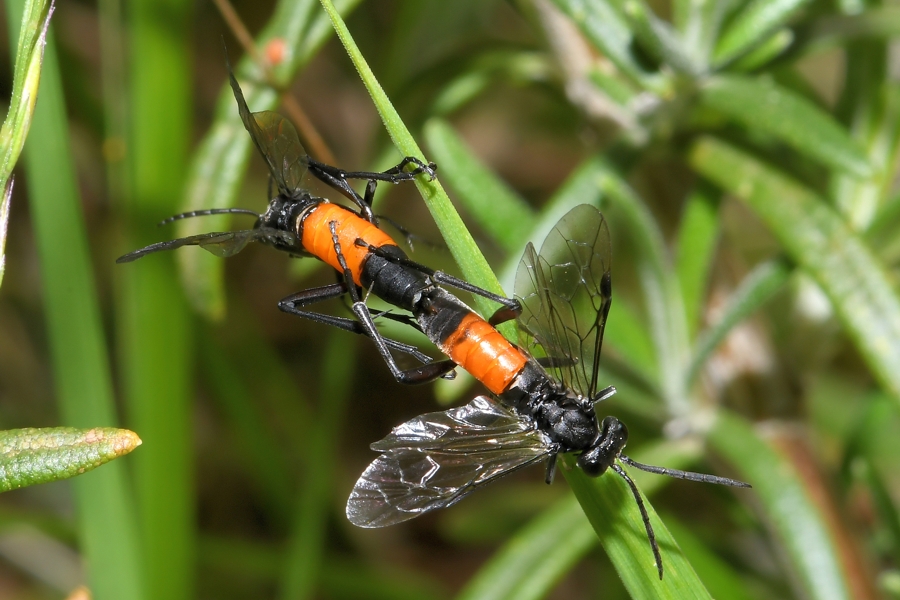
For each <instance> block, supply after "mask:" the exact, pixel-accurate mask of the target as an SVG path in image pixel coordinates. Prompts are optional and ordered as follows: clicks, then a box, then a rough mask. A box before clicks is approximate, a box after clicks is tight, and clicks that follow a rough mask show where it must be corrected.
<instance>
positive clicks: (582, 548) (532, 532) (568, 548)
mask: <svg viewBox="0 0 900 600" xmlns="http://www.w3.org/2000/svg"><path fill="white" fill-rule="evenodd" d="M596 544H597V535H596V534H595V533H594V530H593V529H591V527H590V524H589V523H588V521H587V519H586V518H585V516H584V512H582V510H581V506H580V505H579V504H578V502H577V501H576V500H575V498H574V497H569V498H566V499H565V500H563V501H561V502H557V503H556V504H554V505H553V506H551V507H550V508H549V509H548V510H546V511H544V512H543V513H542V514H541V515H539V516H538V517H537V518H536V519H534V520H533V521H531V523H529V524H528V525H527V526H526V527H524V528H523V529H522V530H521V531H519V532H518V533H516V535H515V537H514V538H513V539H511V540H509V542H507V543H506V544H504V546H503V548H502V549H501V550H500V552H498V553H496V554H495V555H494V556H493V557H491V560H490V561H489V562H488V563H487V564H486V565H485V566H484V567H482V568H481V569H480V570H479V571H478V573H477V574H476V575H475V577H473V578H471V579H470V580H469V581H468V583H467V584H466V587H465V588H464V589H463V591H462V592H461V593H460V595H459V596H458V597H457V598H458V600H488V599H490V600H501V599H503V598H508V599H510V600H530V599H533V600H537V599H538V598H544V597H545V596H546V594H547V592H548V591H549V590H551V589H552V588H553V585H554V584H555V583H556V582H557V581H559V579H560V578H561V577H562V576H563V575H565V574H566V573H568V572H569V571H570V570H571V569H572V567H573V566H574V565H575V563H576V562H577V561H578V560H579V559H580V558H581V557H582V556H583V555H584V554H585V553H587V551H588V550H590V549H591V548H592V547H594V546H595V545H596ZM653 571H654V573H655V572H656V570H655V569H654V570H653Z"/></svg>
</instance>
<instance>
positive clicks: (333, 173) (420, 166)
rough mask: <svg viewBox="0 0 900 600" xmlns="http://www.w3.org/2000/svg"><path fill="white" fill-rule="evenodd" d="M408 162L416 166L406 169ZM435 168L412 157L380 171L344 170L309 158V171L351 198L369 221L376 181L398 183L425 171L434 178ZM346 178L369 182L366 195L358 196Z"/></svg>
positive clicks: (431, 164) (371, 215) (372, 216)
mask: <svg viewBox="0 0 900 600" xmlns="http://www.w3.org/2000/svg"><path fill="white" fill-rule="evenodd" d="M410 164H414V165H416V168H415V169H413V170H411V171H406V170H405V168H406V166H407V165H410ZM436 169H437V166H436V165H435V164H434V163H428V164H427V165H426V164H424V163H423V162H422V161H420V160H419V159H417V158H413V157H406V158H404V159H403V160H402V161H401V162H400V164H398V165H397V166H396V167H392V168H390V169H388V170H387V171H384V172H382V173H377V172H374V171H373V172H369V171H345V170H343V169H339V168H337V167H332V166H331V165H326V164H325V163H320V162H319V161H317V160H315V159H313V158H309V172H310V173H312V174H313V175H314V176H315V177H317V178H318V179H320V180H322V181H323V182H325V183H327V184H328V185H330V186H331V187H333V188H334V189H336V190H337V191H339V192H341V193H342V194H344V195H345V196H347V197H348V198H349V199H350V200H352V201H353V202H354V203H355V204H356V205H357V206H358V207H359V210H360V215H361V216H362V217H363V218H365V219H366V220H367V221H369V222H370V223H375V222H376V219H375V215H374V213H372V200H373V198H374V194H375V185H376V182H378V181H385V182H388V183H400V182H401V181H410V180H412V179H414V178H415V177H416V176H417V175H419V174H421V173H425V174H427V175H429V176H430V177H431V178H432V179H434V177H435V170H436ZM348 179H367V180H368V181H369V184H367V186H366V196H365V197H362V196H360V195H359V194H358V193H357V192H356V190H354V189H353V187H352V186H351V185H350V184H349V183H348V182H347V180H348Z"/></svg>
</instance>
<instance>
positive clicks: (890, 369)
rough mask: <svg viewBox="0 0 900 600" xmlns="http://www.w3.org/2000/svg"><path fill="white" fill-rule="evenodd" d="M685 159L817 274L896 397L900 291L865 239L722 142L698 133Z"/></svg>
mask: <svg viewBox="0 0 900 600" xmlns="http://www.w3.org/2000/svg"><path fill="white" fill-rule="evenodd" d="M689 161H690V163H691V165H692V166H693V167H694V168H695V169H697V171H699V172H700V173H701V174H702V175H703V176H705V177H707V178H708V179H710V180H711V181H714V182H715V183H716V184H718V185H719V186H720V187H722V189H724V190H727V191H728V192H730V193H732V194H735V195H737V196H738V197H740V198H741V199H742V200H743V201H744V202H746V203H747V205H748V206H749V207H750V208H751V209H752V210H753V211H754V212H756V214H757V215H759V217H760V218H761V219H762V220H763V222H765V223H766V225H767V226H768V227H769V229H770V230H771V231H772V233H773V234H774V235H775V237H776V238H777V239H778V240H779V242H780V243H781V245H782V246H783V247H784V249H785V251H786V252H787V253H788V255H789V256H790V257H791V258H792V259H793V260H794V261H795V262H796V263H797V265H798V266H800V267H801V268H802V269H803V270H804V271H806V272H807V273H809V275H811V276H812V277H813V279H815V280H816V282H818V284H819V285H820V286H821V287H822V289H823V290H824V291H825V293H826V294H827V295H828V297H829V299H830V300H831V302H832V304H833V305H834V307H835V311H836V313H837V315H838V318H839V319H840V320H841V323H842V324H843V326H844V328H845V329H846V330H847V332H848V334H849V335H850V338H851V339H852V340H853V342H854V344H855V345H856V348H857V349H858V350H859V352H860V354H862V356H863V358H864V359H865V361H866V363H867V364H868V365H869V368H870V369H871V370H872V372H873V373H874V375H875V377H876V378H877V379H878V381H879V383H880V384H881V385H882V386H884V388H885V390H887V391H888V392H890V393H891V394H892V395H893V396H894V398H895V400H897V401H900V370H898V369H897V365H898V364H900V298H898V296H897V292H896V288H895V287H894V284H893V280H892V278H891V277H890V275H889V274H888V273H887V271H886V269H885V267H884V266H883V265H882V264H881V263H880V262H879V260H878V258H877V257H876V256H874V255H873V254H872V252H871V251H870V250H869V248H868V247H867V246H866V245H865V243H863V241H862V240H860V239H859V237H858V236H857V235H856V234H855V233H854V232H853V231H851V230H850V229H849V228H848V227H847V226H846V224H845V223H844V222H843V221H842V220H841V218H840V217H839V216H838V215H837V214H836V213H835V212H834V210H832V209H831V208H829V207H828V205H827V204H826V203H825V202H824V201H823V200H822V199H821V198H819V197H818V196H817V195H816V194H815V193H813V192H812V191H810V190H809V189H807V188H805V187H803V186H802V185H800V184H799V183H797V182H796V181H794V180H792V179H790V178H788V177H786V176H785V175H784V174H782V173H780V172H778V171H777V170H775V169H773V168H772V167H770V166H768V165H766V164H764V163H761V162H759V161H758V160H757V159H755V158H754V157H752V156H750V155H748V154H746V153H744V152H742V151H739V150H737V149H736V148H734V147H732V146H730V145H728V144H726V143H725V142H722V141H720V140H717V139H714V138H710V137H704V138H700V140H698V141H697V142H696V143H695V145H694V146H693V148H692V149H691V152H690V154H689Z"/></svg>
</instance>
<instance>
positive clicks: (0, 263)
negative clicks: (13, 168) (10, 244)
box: [0, 177, 15, 284]
mask: <svg viewBox="0 0 900 600" xmlns="http://www.w3.org/2000/svg"><path fill="white" fill-rule="evenodd" d="M14 183H15V178H13V177H10V178H9V181H8V182H7V183H6V188H4V190H3V199H2V200H0V284H2V283H3V274H4V273H5V272H6V234H7V231H8V228H9V207H10V200H11V199H12V191H13V184H14Z"/></svg>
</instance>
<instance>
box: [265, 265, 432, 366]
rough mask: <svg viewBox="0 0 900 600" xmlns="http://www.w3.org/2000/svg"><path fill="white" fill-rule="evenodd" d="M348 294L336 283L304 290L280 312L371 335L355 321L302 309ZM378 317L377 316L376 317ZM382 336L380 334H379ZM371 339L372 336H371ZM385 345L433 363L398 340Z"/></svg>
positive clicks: (281, 305)
mask: <svg viewBox="0 0 900 600" xmlns="http://www.w3.org/2000/svg"><path fill="white" fill-rule="evenodd" d="M346 293H347V288H346V287H345V286H344V284H343V283H334V284H331V285H326V286H322V287H317V288H312V289H308V290H304V291H302V292H297V293H296V294H292V295H290V296H288V297H287V298H284V299H283V300H281V301H280V302H279V303H278V308H279V310H281V311H283V312H286V313H288V314H291V315H295V316H298V317H302V318H304V319H309V320H310V321H315V322H316V323H322V324H324V325H331V326H332V327H337V328H338V329H343V330H344V331H349V332H351V333H356V334H359V335H369V336H370V334H369V331H368V330H367V329H366V328H365V327H363V325H362V324H361V323H359V322H358V321H355V320H353V319H346V318H344V317H336V316H332V315H325V314H322V313H317V312H313V311H308V310H303V309H302V307H304V306H307V305H309V304H314V303H316V302H320V301H322V300H330V299H332V298H337V297H338V296H342V295H344V294H346ZM376 316H377V315H376ZM379 335H380V333H379ZM370 337H371V336H370ZM384 343H385V345H386V346H387V347H388V348H391V349H392V350H397V351H398V352H403V353H404V354H409V355H410V356H412V357H414V358H415V359H416V360H418V361H419V362H422V363H425V364H428V363H430V362H431V357H430V356H428V355H426V354H423V353H422V352H421V351H419V349H418V348H416V347H415V346H410V345H409V344H404V343H402V342H398V341H396V340H392V339H389V338H384Z"/></svg>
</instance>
